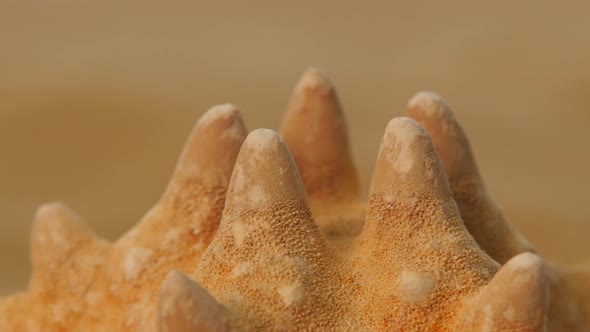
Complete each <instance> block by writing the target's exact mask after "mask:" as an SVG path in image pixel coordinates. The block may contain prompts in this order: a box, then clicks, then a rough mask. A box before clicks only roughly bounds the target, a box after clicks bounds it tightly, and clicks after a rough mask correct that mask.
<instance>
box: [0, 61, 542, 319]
mask: <svg viewBox="0 0 590 332" xmlns="http://www.w3.org/2000/svg"><path fill="white" fill-rule="evenodd" d="M302 133H304V134H302ZM281 134H282V136H283V137H284V139H285V143H286V144H285V143H283V142H282V140H281V139H280V138H279V137H278V135H277V134H275V133H274V132H272V131H270V130H256V131H254V132H252V133H251V134H250V135H249V136H248V138H247V139H246V141H245V143H244V145H243V146H242V147H241V149H240V146H241V144H242V141H243V140H244V137H245V130H244V127H243V124H242V121H241V119H240V116H239V113H238V112H237V110H235V108H233V107H232V106H230V105H225V106H222V107H217V108H214V109H212V110H210V111H209V112H208V113H207V114H206V115H205V116H204V117H203V118H202V119H201V120H200V121H199V123H198V124H197V125H196V127H195V130H194V131H193V134H192V136H191V138H189V141H188V143H187V145H186V146H185V150H184V152H183V154H182V156H181V158H180V160H179V163H178V166H177V169H176V171H175V173H174V175H173V178H172V180H171V182H170V185H169V186H168V188H167V190H166V192H165V194H164V195H163V197H162V199H161V201H160V202H159V203H158V204H156V206H155V207H154V208H152V210H150V211H149V212H148V213H147V214H146V216H145V217H144V218H143V219H142V221H141V222H140V223H139V224H138V225H137V226H136V227H134V228H133V229H132V230H131V231H130V232H129V233H127V234H125V235H124V236H123V237H122V238H121V239H119V240H118V241H116V242H115V243H113V244H110V243H107V242H106V241H104V240H101V239H99V238H97V237H96V236H94V235H92V234H91V233H90V232H89V231H88V230H86V229H85V228H84V227H83V226H81V225H80V224H79V223H78V222H77V221H76V217H75V216H74V215H73V213H71V212H70V211H69V210H67V209H66V208H65V207H63V206H62V205H56V204H54V205H47V206H44V207H42V208H41V209H40V210H39V212H38V214H37V217H36V220H35V223H34V226H33V231H32V260H33V267H34V272H33V277H32V279H31V284H30V287H29V290H28V291H27V292H25V293H22V294H19V295H15V296H13V297H10V298H7V299H3V300H2V301H1V302H0V329H1V330H2V331H4V330H6V331H21V330H23V331H35V330H44V331H45V330H49V331H61V330H86V331H88V330H152V329H154V328H157V329H158V330H161V331H193V330H230V329H236V330H252V329H256V330H257V329H268V330H276V329H280V330H326V329H332V330H352V329H354V330H358V329H360V330H388V331H389V330H404V331H410V330H417V331H418V330H434V331H436V330H438V331H450V330H474V329H491V330H503V331H541V330H543V328H544V324H545V305H546V302H547V300H548V299H547V294H546V291H545V290H546V287H545V286H546V279H545V276H544V268H543V264H542V261H541V259H539V258H538V257H537V256H535V255H534V254H530V253H523V254H521V255H518V256H516V257H514V258H512V259H511V260H509V261H508V262H507V263H506V264H505V265H504V266H503V267H502V268H501V269H499V265H498V264H497V263H496V262H495V261H493V260H492V259H491V258H490V257H488V256H487V255H486V254H485V253H484V252H482V251H481V250H480V249H479V248H478V246H477V245H476V244H475V242H474V240H473V238H472V237H471V235H469V233H468V232H467V229H466V228H465V226H464V225H463V222H462V220H461V217H460V215H459V210H458V209H457V206H456V205H455V202H454V200H453V199H452V196H451V190H450V188H449V184H448V183H447V178H446V175H445V173H444V171H443V167H442V165H441V163H440V161H439V157H438V154H437V153H436V151H435V149H434V147H433V145H432V143H431V141H430V137H429V135H428V134H427V132H426V131H425V130H423V129H422V128H421V127H420V126H419V125H418V124H417V123H416V122H414V121H413V120H410V119H408V118H398V119H394V120H392V121H391V122H390V124H389V125H388V127H387V130H386V133H385V136H384V139H383V142H382V146H381V149H380V152H379V156H378V159H377V165H376V167H375V172H374V177H373V183H372V186H371V195H370V197H369V204H368V206H367V208H366V211H367V217H366V222H364V219H365V218H364V215H365V203H363V201H362V200H361V199H360V195H359V191H358V181H357V177H356V170H355V169H354V166H353V163H352V158H351V155H350V152H349V147H348V138H347V134H346V126H345V120H344V117H343V114H342V111H341V109H340V105H339V102H338V99H337V96H336V94H335V91H334V89H333V87H332V86H331V85H330V84H329V82H328V81H327V79H325V78H324V77H323V76H322V74H321V73H320V72H318V71H317V70H310V71H308V72H307V73H306V74H305V75H304V76H303V78H302V80H301V81H300V83H299V84H298V86H297V88H296V90H295V93H294V96H293V98H292V100H291V103H290V107H289V110H288V112H287V115H286V116H285V120H284V123H283V126H282V130H281ZM287 145H288V146H289V148H290V149H291V151H292V152H293V157H291V153H290V152H289V149H287ZM238 149H240V152H239V156H238V159H237V163H236V164H235V165H236V166H235V167H234V161H235V160H236V155H237V154H238ZM443 161H444V159H443ZM296 165H297V166H296ZM232 169H233V170H232ZM298 169H299V170H298ZM232 172H233V175H231V181H230V174H232ZM299 174H301V178H300V175H299ZM228 186H229V189H228ZM226 191H227V202H226V199H225V198H226ZM222 210H223V213H222ZM222 214H223V217H222ZM220 219H222V221H221V224H219V222H220ZM314 220H315V222H314ZM218 225H219V231H217V228H218ZM484 249H485V248H484ZM201 256H202V257H201ZM201 258H202V259H201ZM195 268H196V272H194V271H195ZM498 269H499V270H498ZM176 270H179V271H183V272H185V273H188V274H191V275H194V276H195V278H196V280H197V281H195V280H193V279H191V278H189V277H187V276H186V275H185V274H183V273H182V272H179V271H176ZM170 271H171V272H170ZM167 273H168V275H167V277H166V278H165V279H164V277H165V276H166V274H167ZM162 280H164V282H163V284H162V287H161V289H160V292H159V300H158V303H157V308H156V307H155V302H156V298H157V297H158V285H159V284H160V282H161V281H162ZM154 319H155V321H154ZM154 323H156V324H154Z"/></svg>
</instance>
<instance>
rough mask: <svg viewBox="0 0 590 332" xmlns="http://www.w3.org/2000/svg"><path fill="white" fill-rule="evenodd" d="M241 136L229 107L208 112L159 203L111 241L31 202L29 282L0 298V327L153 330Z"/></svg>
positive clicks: (212, 228)
mask: <svg viewBox="0 0 590 332" xmlns="http://www.w3.org/2000/svg"><path fill="white" fill-rule="evenodd" d="M245 136H246V131H245V129H244V125H243V123H242V120H241V118H240V115H239V112H238V111H237V109H236V108H235V107H234V106H232V105H221V106H216V107H214V108H212V109H211V110H209V111H208V112H207V113H206V114H205V115H204V116H203V117H202V118H201V119H200V121H199V122H198V123H197V125H196V126H195V129H194V130H193V133H192V134H191V137H190V138H189V139H188V142H187V143H186V145H185V148H184V151H183V153H182V155H181V157H180V160H179V161H178V165H177V167H176V170H175V172H174V174H173V176H172V180H171V181H170V184H169V185H168V188H167V189H166V191H165V193H164V195H163V196H162V198H161V199H160V201H159V202H158V203H157V204H156V205H155V206H154V207H153V208H152V209H151V210H150V211H149V212H148V213H147V214H146V215H145V216H144V217H143V219H142V220H141V221H140V222H139V224H138V225H137V226H136V227H134V228H133V229H132V230H131V231H129V232H128V233H127V234H125V235H123V236H122V237H121V238H120V239H119V240H118V241H116V242H115V243H112V244H111V243H107V242H106V241H104V240H102V239H99V238H97V237H96V236H95V235H93V234H92V233H90V231H89V230H87V229H86V227H85V226H84V225H83V224H82V223H81V222H80V220H79V218H78V217H77V216H75V214H74V213H73V212H71V211H70V210H69V209H68V208H67V207H65V206H64V205H62V204H59V203H54V204H48V205H44V206H42V207H41V208H39V211H38V212H37V215H36V217H35V221H34V224H33V230H32V232H31V256H32V265H33V276H32V278H31V282H30V286H29V289H28V291H27V292H24V293H22V294H19V295H16V296H13V297H11V298H8V299H4V300H3V301H2V302H0V330H1V331H64V330H78V331H113V330H142V331H146V330H150V329H153V328H154V326H153V325H154V324H153V319H152V316H153V311H154V309H153V307H154V305H155V303H156V300H157V295H158V288H159V285H160V283H161V282H162V280H163V279H164V277H165V275H166V273H168V272H169V271H170V270H172V269H178V270H181V271H186V272H190V271H193V270H194V267H195V266H196V265H197V263H198V261H199V258H200V256H201V254H202V253H203V252H204V250H205V249H206V248H207V245H208V244H209V242H210V241H211V239H212V237H213V236H214V235H215V233H216V231H217V226H218V224H219V220H220V218H221V212H222V209H223V206H224V201H225V196H226V189H227V185H228V182H229V177H230V175H231V171H232V169H233V165H234V163H235V158H236V156H237V153H238V150H239V148H240V146H241V144H242V141H243V140H244V137H245Z"/></svg>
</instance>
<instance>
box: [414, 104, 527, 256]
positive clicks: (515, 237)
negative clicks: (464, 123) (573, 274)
mask: <svg viewBox="0 0 590 332" xmlns="http://www.w3.org/2000/svg"><path fill="white" fill-rule="evenodd" d="M408 116H410V117H412V118H414V119H416V121H418V122H419V123H420V124H421V125H422V126H424V128H426V130H427V131H428V132H429V133H430V135H431V137H432V140H433V143H434V145H435V146H436V148H437V150H438V153H439V155H440V157H441V160H442V163H443V165H444V168H445V171H446V174H447V175H448V177H449V183H450V186H451V191H452V192H453V197H454V199H455V201H456V202H457V205H458V207H459V210H460V212H461V216H462V217H463V220H464V222H465V226H466V227H467V229H468V230H469V232H470V233H471V234H472V235H473V237H474V238H475V240H476V241H477V242H478V244H479V245H480V246H481V247H482V249H484V250H485V251H486V252H487V253H488V254H489V255H491V256H492V257H493V258H494V259H496V260H497V261H499V262H500V263H505V262H506V261H507V260H508V259H510V258H511V257H513V256H515V255H517V254H519V253H522V252H534V248H533V246H532V245H531V244H530V243H529V242H528V241H527V240H526V238H525V237H524V236H523V235H521V234H520V233H519V232H518V230H517V229H516V228H514V226H513V225H511V224H510V223H509V222H508V221H507V220H506V217H505V216H504V213H503V212H502V209H501V208H500V207H499V206H498V205H497V203H496V202H495V201H494V200H493V198H492V197H491V195H490V194H489V193H488V191H487V189H486V186H485V184H484V181H483V179H482V178H481V176H480V174H479V170H478V168H477V164H476V161H475V157H474V154H473V152H472V149H471V146H470V144H469V140H468V139H467V135H466V134H465V132H464V131H463V128H461V126H460V125H459V122H458V121H457V119H456V117H455V115H454V113H453V111H452V110H451V108H450V107H449V106H448V104H447V103H446V101H445V100H444V99H443V98H442V97H441V96H439V95H437V94H435V93H432V92H421V93H418V94H416V95H415V96H414V97H413V98H412V99H411V100H410V102H409V103H408Z"/></svg>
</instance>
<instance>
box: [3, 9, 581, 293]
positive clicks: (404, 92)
mask: <svg viewBox="0 0 590 332" xmlns="http://www.w3.org/2000/svg"><path fill="white" fill-rule="evenodd" d="M588 10H590V2H584V3H583V4H582V2H580V3H579V4H577V5H574V3H573V2H570V3H569V4H566V3H558V2H553V4H551V3H549V2H548V3H546V4H544V3H541V2H538V1H529V2H526V1H520V2H515V1H499V2H494V4H491V3H483V2H482V3H477V4H476V3H475V2H472V1H464V2H449V1H446V2H444V3H443V2H438V1H436V2H435V1H431V2H411V3H410V2H394V1H381V2H373V3H368V2H361V1H324V2H322V4H319V2H316V1H297V2H289V3H279V2H277V1H267V2H251V1H250V2H246V1H243V2H234V3H229V2H221V1H219V2H213V1H211V2H207V1H192V2H172V1H171V2H161V3H159V4H152V3H150V2H142V3H130V2H127V3H123V2H120V1H94V2H91V1H79V0H77V1H57V0H56V1H50V2H42V1H18V0H14V1H13V0H3V1H2V2H0V152H1V154H0V156H1V157H0V218H1V219H0V266H1V271H2V277H1V278H0V294H6V293H9V292H12V291H14V290H16V289H22V288H24V287H25V286H26V283H27V279H28V275H29V259H28V254H29V253H28V236H29V228H30V223H31V220H32V216H33V214H34V212H35V209H36V207H37V206H38V205H39V204H41V203H43V202H47V201H54V200H60V201H64V202H66V203H67V204H69V205H70V206H71V207H72V208H73V209H75V210H76V211H78V212H79V213H80V214H81V215H82V216H83V217H85V218H86V220H87V221H88V222H89V223H90V224H91V226H92V227H93V228H94V229H95V230H96V231H97V233H99V234H101V235H103V236H105V237H107V238H109V239H115V238H116V237H117V236H118V235H120V234H121V233H122V232H124V231H125V230H127V229H128V228H130V227H131V226H132V225H133V224H134V223H135V222H136V221H137V220H138V219H139V218H140V217H141V215H142V214H143V213H144V212H145V211H147V209H148V208H149V207H150V205H151V204H152V203H153V202H155V201H156V199H157V198H158V196H159V194H160V193H161V192H162V190H163V188H164V186H165V183H166V182H167V179H168V176H169V174H170V172H171V170H172V167H173V165H174V163H175V161H176V157H177V156H178V153H179V151H180V148H181V146H182V144H183V141H184V139H185V138H186V136H187V135H188V133H189V131H190V129H191V127H192V125H193V124H194V122H195V121H196V119H198V117H199V116H200V115H201V114H202V113H203V112H204V111H205V110H206V109H207V108H208V107H209V106H211V105H213V104H217V103H222V102H233V103H235V104H237V105H238V106H239V107H240V108H241V109H242V111H243V115H244V116H245V118H246V121H247V124H248V127H249V128H250V129H252V128H257V127H271V128H276V126H277V125H278V123H279V119H280V117H281V113H282V111H283V110H284V108H285V105H286V102H287V99H288V97H289V94H290V92H291V88H292V87H293V85H294V84H295V82H296V80H297V79H298V76H299V74H300V73H301V72H302V71H303V70H304V69H305V68H306V67H308V66H309V65H317V66H320V67H322V68H324V69H325V70H326V71H327V72H328V73H329V74H330V76H331V77H332V79H333V81H334V82H335V84H336V85H337V87H338V89H339V92H340V95H341V98H342V100H343V103H344V105H345V110H346V113H347V116H348V118H349V125H350V129H351V135H352V140H353V147H354V155H355V157H356V160H357V163H358V165H359V168H360V170H361V174H362V180H363V183H364V185H365V186H367V185H368V181H369V178H370V173H371V169H372V165H373V162H374V158H375V155H376V151H377V148H378V144H379V140H380V138H381V136H382V133H383V130H384V127H385V124H386V123H387V121H388V120H389V119H390V118H391V117H393V116H397V115H401V114H402V113H403V112H404V108H405V104H406V101H407V100H408V98H410V97H411V96H412V95H413V94H414V93H415V92H417V91H420V90H425V89H427V90H434V91H437V92H439V93H441V94H443V95H444V96H445V97H446V99H447V100H448V101H449V102H450V103H451V105H452V106H453V107H454V108H455V110H456V112H457V113H458V116H459V118H460V120H461V122H462V123H463V125H464V126H465V128H466V130H467V133H468V134H469V136H470V138H471V140H472V144H473V145H474V148H475V150H476V154H477V157H478V158H479V163H480V167H481V169H482V172H483V173H484V175H485V176H486V179H487V181H488V185H489V187H490V189H491V191H492V192H493V193H494V195H495V197H496V198H497V199H498V200H499V201H500V202H501V203H502V204H503V206H504V207H505V210H506V212H507V214H508V215H509V216H510V218H511V220H512V221H513V222H514V223H515V224H516V225H517V226H518V227H519V228H520V229H521V230H523V231H524V233H525V234H526V235H527V236H528V237H529V238H530V239H531V240H532V241H533V242H534V243H536V245H537V247H538V248H539V249H540V251H541V252H542V253H543V254H545V255H546V256H548V257H551V258H557V259H560V260H563V261H568V262H573V261H577V260H580V259H583V258H585V257H589V256H590V250H588V249H589V248H590V241H588V235H589V234H590V233H589V230H590V202H589V200H588V188H590V177H589V176H588V174H587V170H588V169H590V155H589V143H590V93H589V92H590V91H589V90H590V34H589V32H590V20H589V19H588Z"/></svg>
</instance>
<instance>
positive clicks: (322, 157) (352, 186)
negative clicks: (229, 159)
mask: <svg viewBox="0 0 590 332" xmlns="http://www.w3.org/2000/svg"><path fill="white" fill-rule="evenodd" d="M280 135H281V137H282V138H283V140H284V141H285V143H286V144H287V146H288V147H289V150H290V151H291V154H292V155H293V158H294V159H295V163H296V164H297V168H298V169H299V172H300V174H301V178H302V180H303V185H304V187H305V191H306V192H307V195H308V197H309V202H310V207H311V210H312V212H313V215H314V218H315V220H316V223H317V224H318V226H319V227H320V229H321V230H322V232H323V233H324V234H335V235H345V234H349V235H357V234H358V233H359V232H360V230H361V227H362V223H359V220H360V221H362V220H364V218H365V203H364V202H363V201H362V200H361V197H360V190H359V184H358V175H357V171H356V168H355V166H354V163H353V161H352V155H351V152H350V144H349V142H348V131H347V125H346V119H345V117H344V113H343V112H342V106H341V105H340V101H339V99H338V94H337V93H336V90H335V89H334V87H333V86H332V83H331V82H330V80H329V79H328V78H327V77H326V76H325V74H324V73H323V72H322V71H321V70H319V69H316V68H311V69H309V70H307V71H306V72H305V73H304V74H303V76H302V77H301V79H300V80H299V82H298V83H297V85H296V87H295V90H294V92H293V95H292V96H291V100H290V102H289V105H288V107H287V111H286V112H285V116H284V118H283V123H282V125H281V129H280Z"/></svg>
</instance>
